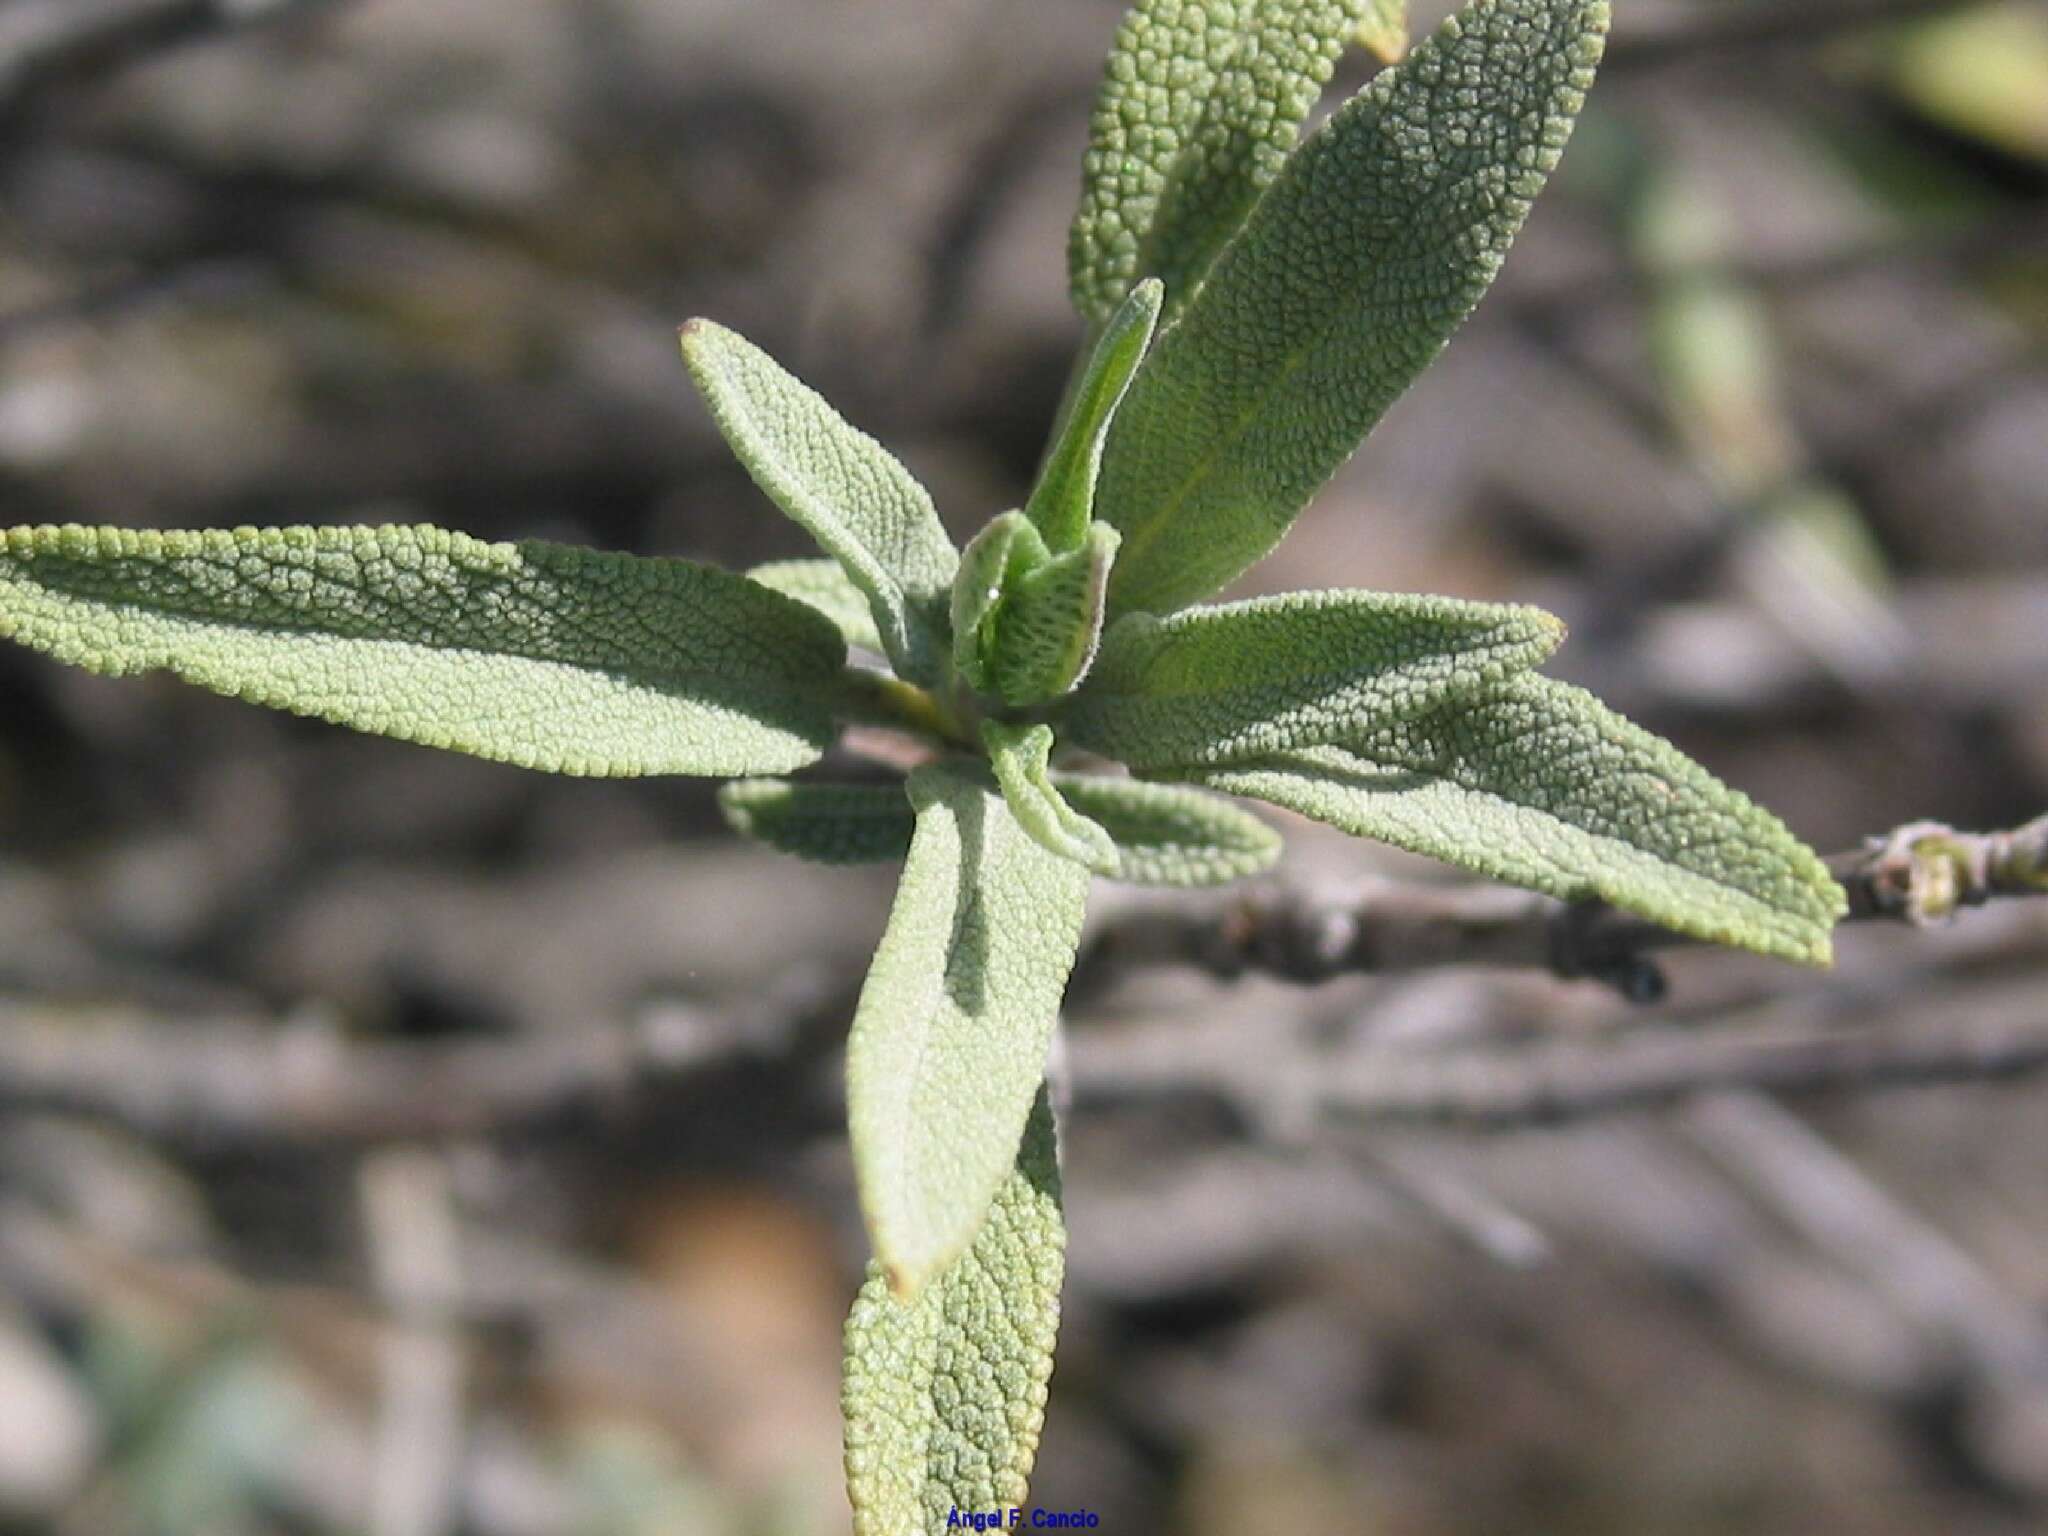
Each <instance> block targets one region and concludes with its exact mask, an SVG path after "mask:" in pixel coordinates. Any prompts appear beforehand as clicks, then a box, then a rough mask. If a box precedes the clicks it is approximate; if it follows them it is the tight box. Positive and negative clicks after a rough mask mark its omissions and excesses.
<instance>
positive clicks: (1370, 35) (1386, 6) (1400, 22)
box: [1358, 0, 1408, 64]
mask: <svg viewBox="0 0 2048 1536" xmlns="http://www.w3.org/2000/svg"><path fill="white" fill-rule="evenodd" d="M1358 46H1359V47H1361V48H1363V49H1365V50H1366V52H1368V53H1370V54H1371V55H1372V56H1373V57H1374V58H1376V59H1378V60H1379V61H1380V62H1381V63H1383V64H1391V63H1393V62H1394V60H1396V59H1398V58H1400V57H1401V55H1402V54H1404V53H1406V52H1407V51H1408V0H1366V6H1365V14H1364V15H1363V16H1362V17H1360V18H1359V22H1358Z"/></svg>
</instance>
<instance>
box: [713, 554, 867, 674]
mask: <svg viewBox="0 0 2048 1536" xmlns="http://www.w3.org/2000/svg"><path fill="white" fill-rule="evenodd" d="M747 580H749V581H758V582H759V583H760V584H761V585H762V586H764V587H767V588H768V589H769V590H770V591H774V592H780V593H781V594H782V595H783V596H784V597H793V598H795V599H796V600H797V601H798V602H800V603H802V604H804V605H805V606H806V607H810V608H815V609H817V610H818V612H820V613H822V614H823V615H825V617H826V618H828V619H830V620H831V621H832V623H833V624H834V625H835V626H836V627H837V628H838V630H839V634H840V636H841V638H842V639H844V640H845V641H846V643H847V644H848V645H849V646H859V647H860V648H861V649H862V650H864V651H873V652H874V653H875V654H876V655H878V656H879V655H881V654H882V653H883V646H882V635H881V631H879V630H877V629H876V628H875V615H874V610H873V609H871V608H869V607H868V599H867V594H866V593H865V592H863V591H861V589H860V588H859V587H856V586H855V585H854V584H853V580H852V578H851V577H849V576H848V575H847V574H846V569H845V567H843V566H842V565H840V563H839V562H838V561H837V560H771V561H769V562H768V564H766V565H757V566H755V567H754V568H753V569H752V570H750V571H748V572H747Z"/></svg>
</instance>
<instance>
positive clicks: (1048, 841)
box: [981, 720, 1118, 875]
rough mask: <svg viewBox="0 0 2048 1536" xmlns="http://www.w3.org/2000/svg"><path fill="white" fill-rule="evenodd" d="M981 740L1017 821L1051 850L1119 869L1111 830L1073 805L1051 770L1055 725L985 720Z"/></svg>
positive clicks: (1087, 864) (1100, 870)
mask: <svg viewBox="0 0 2048 1536" xmlns="http://www.w3.org/2000/svg"><path fill="white" fill-rule="evenodd" d="M981 740H982V744H983V745H984V746H986V747H987V748H988V758H989V764H990V766H991V767H993V768H994V769H995V774H996V784H997V785H998V786H999V787H1000V788H1001V789H1002V792H1003V800H1004V801H1005V803H1007V804H1008V805H1009V807H1010V814H1011V815H1012V816H1014V817H1016V818H1017V825H1018V826H1020V827H1022V828H1023V829H1024V830H1025V831H1026V832H1028V833H1030V834H1031V836H1032V837H1033V838H1034V839H1035V840H1036V841H1037V843H1038V845H1039V846H1040V847H1041V848H1043V849H1045V850H1046V851H1047V852H1048V853H1056V854H1058V855H1059V856H1060V857H1061V858H1063V859H1072V860H1073V861H1074V862H1075V863H1076V864H1079V865H1080V866H1081V867H1082V868H1083V869H1089V870H1093V871H1094V872H1095V873H1096V874H1098V875H1114V874H1116V873H1117V871H1118V864H1117V856H1116V844H1114V843H1112V842H1111V841H1110V840H1109V834H1108V833H1107V832H1105V831H1103V830H1102V828H1101V827H1099V826H1097V825H1096V824H1095V823H1094V822H1092V821H1090V820H1089V819H1088V818H1087V817H1086V816H1083V815H1081V814H1080V813H1079V812H1077V811H1076V810H1074V808H1073V807H1072V806H1070V805H1068V804H1067V802H1066V801H1065V800H1064V799H1063V798H1062V797H1061V795H1060V792H1059V791H1058V790H1057V789H1055V788H1054V787H1053V782H1052V780H1051V778H1050V777H1049V776H1048V775H1047V772H1046V768H1047V765H1048V763H1049V762H1050V761H1051V758H1052V727H1051V726H1049V725H1005V724H1003V723H1002V722H1001V721H999V720H984V721H983V722H982V724H981Z"/></svg>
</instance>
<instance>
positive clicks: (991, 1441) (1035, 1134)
mask: <svg viewBox="0 0 2048 1536" xmlns="http://www.w3.org/2000/svg"><path fill="white" fill-rule="evenodd" d="M1055 1134H1056V1133H1055V1130H1054V1125H1053V1115H1052V1106H1051V1105H1050V1104H1049V1103H1048V1102H1047V1100H1046V1094H1045V1090H1044V1089H1043V1088H1041V1089H1040V1090H1039V1092H1038V1097H1037V1100H1036V1102H1035V1103H1034V1104H1033V1105H1032V1109H1031V1117H1030V1119H1029V1121H1028V1122H1027V1123H1026V1125H1025V1128H1024V1139H1023V1143H1022V1145H1021V1146H1020V1147H1019V1148H1018V1150H1017V1158H1016V1162H1015V1164H1014V1166H1013V1167H1012V1169H1011V1171H1010V1173H1009V1175H1008V1176H1007V1177H1006V1178H1005V1179H1004V1181H1003V1183H1002V1186H1001V1188H1000V1189H998V1191H997V1192H996V1197H995V1203H994V1204H993V1205H992V1206H991V1207H990V1208H989V1213H988V1219H987V1221H986V1222H984V1223H983V1225H982V1228H981V1231H980V1233H979V1234H978V1235H977V1236H976V1237H975V1239H974V1245H973V1246H972V1247H971V1248H969V1249H968V1250H967V1252H966V1253H964V1254H962V1255H961V1256H960V1258H959V1259H958V1260H957V1261H955V1262H954V1263H953V1264H952V1265H950V1266H948V1267H947V1268H946V1269H945V1270H944V1271H942V1272H941V1273H940V1274H939V1275H937V1276H936V1277H935V1278H934V1279H933V1280H932V1282H931V1283H930V1284H929V1285H927V1286H926V1287H925V1288H924V1290H923V1291H922V1292H920V1293H919V1294H918V1296H917V1298H916V1300H914V1301H908V1302H906V1301H900V1300H898V1299H897V1298H896V1297H895V1296H894V1295H893V1294H892V1293H891V1292H890V1289H889V1281H888V1276H887V1273H886V1272H885V1271H884V1270H883V1268H882V1266H881V1265H879V1264H875V1265H872V1266H870V1268H869V1270H868V1278H867V1283H866V1284H865V1285H863V1286H862V1287H861V1291H860V1295H859V1297H858V1298H857V1299H856V1300H855V1301H854V1304H853V1311H852V1313H851V1314H850V1315H849V1316H848V1317H847V1320H846V1372H845V1387H844V1391H843V1396H842V1407H843V1410H844V1413H845V1419H846V1491H847V1496H848V1498H849V1499H850V1500H851V1501H852V1504H853V1528H854V1531H855V1536H908V1533H918V1532H943V1531H946V1530H947V1529H948V1526H947V1523H946V1522H947V1517H948V1516H949V1515H950V1514H951V1513H952V1512H953V1511H955V1510H960V1511H963V1512H965V1511H986V1510H992V1509H1002V1510H1009V1509H1019V1508H1022V1507H1023V1506H1024V1500H1025V1493H1026V1486H1025V1483H1026V1479H1027V1478H1028V1477H1029V1476H1030V1475H1031V1464H1032V1461H1033V1460H1034V1459H1035V1457H1036V1456H1037V1454H1038V1434H1039V1429H1040V1426H1041V1425H1043V1423H1044V1422H1045V1399H1046V1383H1047V1381H1048V1380H1049V1379H1050V1378H1051V1376H1052V1356H1053V1341H1054V1339H1055V1337H1056V1336H1057V1335H1058V1333H1059V1325H1060V1281H1061V1278H1062V1275H1063V1273H1064V1270H1065V1268H1066V1243H1067V1233H1066V1226H1065V1224H1064V1223H1063V1222H1062V1221H1061V1219H1060V1175H1059V1158H1058V1149H1057V1142H1056V1140H1055Z"/></svg>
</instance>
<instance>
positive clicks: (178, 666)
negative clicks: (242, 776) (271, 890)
mask: <svg viewBox="0 0 2048 1536" xmlns="http://www.w3.org/2000/svg"><path fill="white" fill-rule="evenodd" d="M0 635H4V636H6V637H7V638H10V639H14V640H18V641H20V642H21V643H23V644H24V645H30V646H33V647H35V648H36V649H37V650H40V651H46V652H48V653H49V654H50V655H52V656H55V657H56V658H57V659H58V660H59V661H65V662H70V663H72V664H73V665H75V666H81V667H85V668H87V669H89V670H91V671H94V672H104V673H110V674H113V675H116V676H122V675H127V674H131V673H136V672H147V671H151V670H154V669H158V668H161V669H164V670H168V671H170V672H174V673H176V674H177V675H178V676H179V677H182V678H184V679H185V680H186V681H187V682H192V683H197V684H199V685H200V686H201V687H205V688H211V689H213V690H214V691H215V692H217V693H226V694H233V695H236V696H238V697H240V698H244V699H247V700H249V701H250V702H251V703H255V704H267V705H270V706H272V707H274V708H278V709H288V710H292V711H294V712H296V713H298V714H302V715H316V716H318V717H319V718H321V719H323V720H331V721H334V722H335V723H337V724H340V725H347V726H353V727H354V728H355V729H357V730H360V731H374V732H376V733H378V734H379V735H384V736H396V737H399V738H401V739H403V740H406V741H416V742H422V743H424V744H426V745H428V746H433V747H446V748H449V749H451V750H454V751H458V752H469V753H473V754H475V755H476V756H478V757H488V758H495V759H497V760H498V761H500V762H507V763H517V764H519V765H520V766H521V767H526V768H542V769H547V770H550V771H552V772H556V773H578V774H643V773H697V774H711V775H718V776H721V777H722V776H725V775H729V774H737V773H761V772H769V773H773V772H780V771H783V770H785V769H789V768H796V767H800V766H802V765H803V764H805V763H807V762H811V761H813V760H814V759H816V758H817V757H818V756H819V754H820V753H821V752H822V750H823V749H824V747H825V746H826V744H827V743H829V742H830V740H831V739H832V735H833V727H832V721H831V715H830V711H829V707H828V706H829V703H830V698H831V693H830V690H831V689H832V688H833V687H834V686H835V684H836V679H837V677H838V674H839V669H840V667H841V665H842V664H843V663H844V660H845V655H846V648H845V645H844V644H843V643H842V642H841V640H840V639H839V636H838V635H837V634H836V633H835V632H834V630H833V629H832V626H831V625H830V624H828V623H827V622H825V620H823V619H821V618H819V617H818V615H816V614H815V613H813V612H811V611H810V610H809V609H807V608H804V607H802V606H801V605H799V604H797V603H794V602H791V601H790V600H789V599H787V598H785V597H783V596H781V595H780V594H778V593H774V592H770V591H767V590H766V589H764V588H762V587H760V586H758V585H756V584H755V583H753V582H750V581H748V580H746V579H745V578H744V577H740V576H734V575H730V574H728V573H726V572H724V571H716V570H712V569H710V568H708V567H705V566H700V565H693V564H691V563H689V562H688V561H683V560H650V559H641V558H638V557H635V556H632V555H620V554H604V553H599V552H597V551H594V550H584V549H572V548H567V547H565V546H562V545H557V544H542V543H533V542H529V543H523V544H485V543H482V542H480V541H478V540H476V539H471V538H467V537H465V536H464V535H462V534H459V533H448V532H445V531H443V530H441V529H438V528H420V527H396V528H264V529H257V528H240V529H235V530H233V531H228V530H224V529H221V530H209V531H205V532H174V533H154V532H138V531H134V530H129V529H118V528H99V529H94V528H79V527H39V528H13V529H9V530H8V531H7V534H6V540H5V544H4V547H0Z"/></svg>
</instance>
